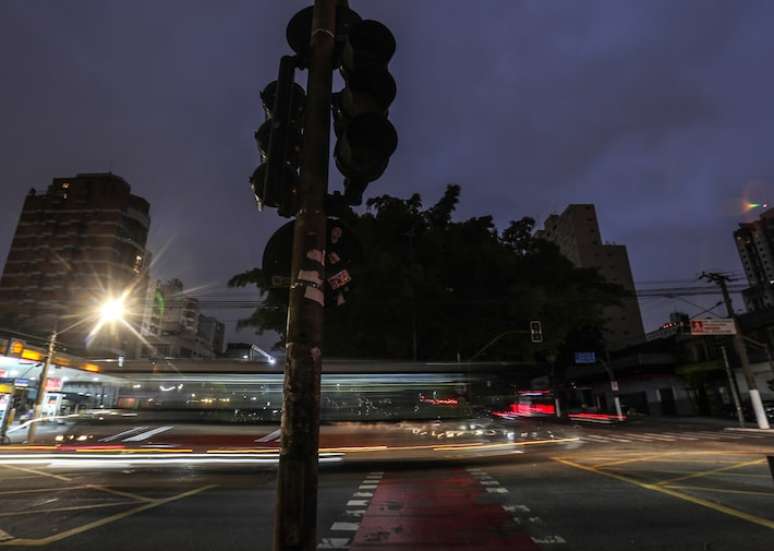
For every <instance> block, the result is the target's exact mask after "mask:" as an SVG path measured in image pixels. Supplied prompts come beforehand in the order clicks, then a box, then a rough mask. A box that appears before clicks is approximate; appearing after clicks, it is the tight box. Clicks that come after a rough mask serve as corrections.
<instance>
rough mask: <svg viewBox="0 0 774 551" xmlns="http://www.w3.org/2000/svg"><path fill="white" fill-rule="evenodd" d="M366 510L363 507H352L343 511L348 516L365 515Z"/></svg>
mask: <svg viewBox="0 0 774 551" xmlns="http://www.w3.org/2000/svg"><path fill="white" fill-rule="evenodd" d="M365 512H366V510H365V509H354V510H351V511H350V510H347V511H345V512H344V514H345V515H347V516H348V517H362V516H363V515H365Z"/></svg>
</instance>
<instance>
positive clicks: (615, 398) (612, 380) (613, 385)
mask: <svg viewBox="0 0 774 551" xmlns="http://www.w3.org/2000/svg"><path fill="white" fill-rule="evenodd" d="M602 365H603V366H604V368H605V371H607V377H608V379H610V391H611V392H612V393H613V403H614V404H615V413H616V415H617V416H618V420H619V421H623V410H622V409H621V398H620V397H619V396H618V388H619V387H618V381H617V380H616V378H615V374H614V373H613V370H612V369H611V368H610V365H608V363H607V362H606V361H605V360H602Z"/></svg>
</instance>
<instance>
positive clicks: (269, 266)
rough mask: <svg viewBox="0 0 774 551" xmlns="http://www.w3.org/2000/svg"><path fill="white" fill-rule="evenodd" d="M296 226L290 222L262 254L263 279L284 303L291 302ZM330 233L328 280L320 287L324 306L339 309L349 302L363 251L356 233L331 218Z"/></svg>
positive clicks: (280, 230) (326, 268)
mask: <svg viewBox="0 0 774 551" xmlns="http://www.w3.org/2000/svg"><path fill="white" fill-rule="evenodd" d="M293 224H294V223H293V222H288V223H287V224H285V225H284V226H282V227H281V228H280V229H278V230H277V231H276V232H275V233H274V235H272V236H271V239H269V242H268V243H267V244H266V249H265V250H264V252H263V274H264V277H265V278H266V281H267V282H269V284H270V286H271V289H270V291H271V292H272V295H274V296H276V297H277V298H278V300H280V301H281V302H287V301H288V289H289V287H290V257H291V252H292V244H293ZM327 233H328V239H327V245H326V255H325V258H324V261H325V262H324V264H325V278H324V279H325V281H324V283H322V285H321V287H322V290H323V291H324V292H325V294H326V300H325V303H326V304H329V305H337V306H340V305H341V304H344V303H345V302H346V300H345V298H344V295H345V293H347V292H349V290H350V289H351V287H352V285H353V283H354V282H353V280H355V279H357V275H356V274H357V270H358V268H359V267H360V265H361V264H362V262H363V248H362V246H361V244H360V240H359V239H358V238H357V236H356V235H355V233H354V232H353V231H352V230H351V229H349V228H348V227H347V226H345V225H343V224H342V223H341V221H339V220H337V219H335V218H328V227H327ZM353 270H354V273H353Z"/></svg>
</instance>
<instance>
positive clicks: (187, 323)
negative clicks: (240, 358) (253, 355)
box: [138, 278, 225, 358]
mask: <svg viewBox="0 0 774 551" xmlns="http://www.w3.org/2000/svg"><path fill="white" fill-rule="evenodd" d="M145 305H146V306H145V311H144V314H143V319H142V324H141V326H140V334H141V335H142V337H143V338H144V343H143V344H144V346H143V349H142V350H141V351H140V352H139V353H138V354H139V355H140V356H143V357H155V356H163V357H169V358H213V357H215V356H216V355H218V354H219V353H221V352H222V351H223V340H224V334H225V328H224V325H223V323H222V322H220V321H218V320H217V319H215V318H211V317H209V316H204V315H202V314H200V313H199V301H198V300H197V299H195V298H193V297H190V296H186V294H185V289H184V286H183V282H182V281H180V280H179V279H176V278H175V279H170V280H169V281H166V282H161V281H156V283H155V284H151V285H149V286H148V291H147V295H146V299H145Z"/></svg>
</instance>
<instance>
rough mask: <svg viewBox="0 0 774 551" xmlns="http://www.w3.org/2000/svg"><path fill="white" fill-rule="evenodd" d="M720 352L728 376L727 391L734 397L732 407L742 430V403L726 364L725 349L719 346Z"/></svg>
mask: <svg viewBox="0 0 774 551" xmlns="http://www.w3.org/2000/svg"><path fill="white" fill-rule="evenodd" d="M720 351H721V352H722V353H723V366H724V367H725V368H726V375H728V390H729V392H731V396H733V397H734V406H735V407H736V416H737V417H738V418H739V426H740V427H743V428H744V412H743V411H742V401H741V400H740V399H739V390H738V389H737V388H736V381H735V380H734V374H733V372H732V371H731V365H730V364H729V363H728V354H727V353H726V347H725V346H721V347H720Z"/></svg>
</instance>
